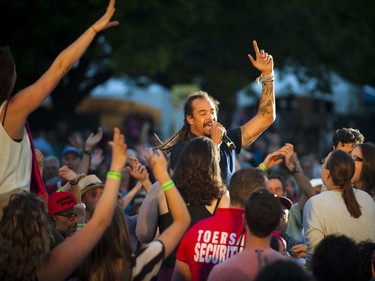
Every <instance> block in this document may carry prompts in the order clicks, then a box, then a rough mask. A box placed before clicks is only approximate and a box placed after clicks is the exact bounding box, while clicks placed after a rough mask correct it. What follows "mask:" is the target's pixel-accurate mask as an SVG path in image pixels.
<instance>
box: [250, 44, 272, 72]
mask: <svg viewBox="0 0 375 281" xmlns="http://www.w3.org/2000/svg"><path fill="white" fill-rule="evenodd" d="M253 46H254V51H255V59H254V58H253V57H252V56H251V55H250V54H248V57H249V59H250V62H251V64H252V65H253V66H254V67H255V68H256V69H258V70H259V71H260V72H262V74H263V75H268V74H271V73H272V71H273V57H272V56H271V55H270V54H268V53H267V52H265V51H264V50H263V49H262V50H260V51H259V48H258V44H257V42H256V41H255V40H254V41H253Z"/></svg>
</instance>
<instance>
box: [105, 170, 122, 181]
mask: <svg viewBox="0 0 375 281" xmlns="http://www.w3.org/2000/svg"><path fill="white" fill-rule="evenodd" d="M121 178H122V174H121V173H120V172H115V171H108V172H107V179H113V180H121Z"/></svg>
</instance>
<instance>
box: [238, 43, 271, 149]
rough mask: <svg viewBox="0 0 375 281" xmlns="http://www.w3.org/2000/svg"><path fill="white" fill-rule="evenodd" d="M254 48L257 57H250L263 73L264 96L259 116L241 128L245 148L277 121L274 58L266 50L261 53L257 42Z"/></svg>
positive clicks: (261, 99) (260, 104)
mask: <svg viewBox="0 0 375 281" xmlns="http://www.w3.org/2000/svg"><path fill="white" fill-rule="evenodd" d="M253 46H254V51H255V55H256V57H255V59H254V58H253V57H252V56H251V55H250V54H249V55H248V56H249V59H250V61H251V63H252V65H253V66H254V67H255V68H256V69H258V70H259V71H261V72H262V75H261V78H262V95H261V97H260V102H259V108H258V113H257V115H255V116H254V117H253V118H252V119H250V120H249V121H248V122H247V123H245V124H244V125H242V126H241V135H242V147H243V148H245V147H247V146H249V145H250V144H251V143H253V142H254V141H255V140H256V139H257V138H258V137H259V136H260V134H261V133H263V132H264V130H266V129H267V128H268V127H269V126H270V125H271V124H272V123H273V122H274V121H275V119H276V106H275V90H274V83H273V80H274V78H273V58H272V56H271V55H269V54H268V53H266V52H265V51H264V50H260V51H259V48H258V45H257V42H256V41H255V40H254V41H253Z"/></svg>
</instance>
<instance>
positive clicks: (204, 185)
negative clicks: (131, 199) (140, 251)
mask: <svg viewBox="0 0 375 281" xmlns="http://www.w3.org/2000/svg"><path fill="white" fill-rule="evenodd" d="M172 179H173V181H174V182H175V183H176V186H177V188H178V190H179V191H180V193H181V195H182V197H183V199H184V200H185V202H186V204H187V207H188V210H189V213H190V216H191V224H190V226H192V225H193V224H195V223H196V222H197V221H200V220H202V219H204V218H207V217H210V216H212V215H213V214H214V213H215V211H216V210H217V208H228V207H229V193H228V190H227V188H226V186H225V184H224V183H223V181H222V178H221V176H220V167H219V153H218V150H217V147H216V146H215V144H214V143H213V141H212V140H211V139H210V138H207V137H199V138H195V139H193V140H191V141H190V142H189V143H188V144H187V145H186V146H185V147H184V149H183V151H182V153H181V157H180V158H179V160H178V162H177V165H176V168H175V169H174V171H173V174H172ZM169 204H170V202H167V200H166V198H165V196H164V195H163V193H162V190H161V188H160V184H159V183H158V182H156V183H155V184H154V185H153V186H152V188H151V190H150V191H149V193H147V195H146V198H145V199H144V201H143V204H142V206H141V208H140V210H139V214H138V222H139V223H138V224H137V227H136V234H137V237H138V240H139V241H140V242H141V243H148V242H150V241H152V240H153V239H154V238H155V235H156V232H157V229H158V227H159V231H160V233H163V232H164V230H165V229H166V228H167V227H168V226H169V225H170V224H171V216H170V213H169ZM175 256H176V251H174V252H173V253H172V254H171V256H170V257H169V258H168V259H167V260H166V261H165V262H164V264H163V266H162V269H161V271H160V273H159V275H158V280H163V281H167V280H171V278H172V274H173V268H174V265H175Z"/></svg>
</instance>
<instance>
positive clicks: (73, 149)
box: [61, 145, 81, 157]
mask: <svg viewBox="0 0 375 281" xmlns="http://www.w3.org/2000/svg"><path fill="white" fill-rule="evenodd" d="M69 152H73V153H74V154H76V155H77V156H78V157H81V151H80V150H79V149H78V148H77V147H74V146H71V145H66V146H65V147H64V149H63V151H62V152H61V157H63V156H64V155H65V154H67V153H69Z"/></svg>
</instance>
